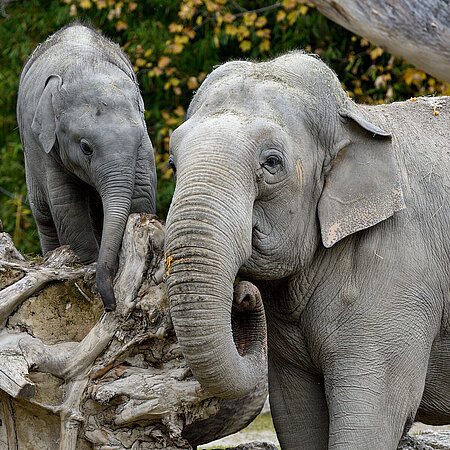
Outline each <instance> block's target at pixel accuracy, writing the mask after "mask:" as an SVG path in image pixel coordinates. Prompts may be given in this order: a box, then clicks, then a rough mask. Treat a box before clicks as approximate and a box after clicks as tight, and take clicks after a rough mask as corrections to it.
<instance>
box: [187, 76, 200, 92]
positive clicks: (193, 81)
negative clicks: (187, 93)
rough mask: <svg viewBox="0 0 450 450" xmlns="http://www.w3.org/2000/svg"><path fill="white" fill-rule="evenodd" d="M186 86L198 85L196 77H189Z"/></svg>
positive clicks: (192, 87) (194, 87) (193, 86)
mask: <svg viewBox="0 0 450 450" xmlns="http://www.w3.org/2000/svg"><path fill="white" fill-rule="evenodd" d="M187 87H188V89H191V90H193V89H196V88H197V87H198V81H197V78H195V77H189V79H188V81H187Z"/></svg>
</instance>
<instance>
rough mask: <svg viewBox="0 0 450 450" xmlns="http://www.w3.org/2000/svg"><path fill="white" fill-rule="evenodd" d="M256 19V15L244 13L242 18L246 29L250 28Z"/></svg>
mask: <svg viewBox="0 0 450 450" xmlns="http://www.w3.org/2000/svg"><path fill="white" fill-rule="evenodd" d="M257 17H258V15H257V14H256V13H250V14H249V13H245V14H244V16H243V18H244V24H245V25H246V26H247V27H251V26H253V24H254V23H255V20H256V18H257Z"/></svg>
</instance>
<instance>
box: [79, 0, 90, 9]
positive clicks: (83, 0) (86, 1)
mask: <svg viewBox="0 0 450 450" xmlns="http://www.w3.org/2000/svg"><path fill="white" fill-rule="evenodd" d="M79 5H80V6H81V7H82V8H83V9H89V8H90V7H91V6H92V2H91V0H81V1H80V3H79Z"/></svg>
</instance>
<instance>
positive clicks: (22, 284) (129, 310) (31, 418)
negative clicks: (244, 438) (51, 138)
mask: <svg viewBox="0 0 450 450" xmlns="http://www.w3.org/2000/svg"><path fill="white" fill-rule="evenodd" d="M163 245H164V227H163V225H162V224H161V223H160V222H159V221H158V220H157V219H156V218H155V216H151V215H146V214H133V215H132V216H130V218H129V220H128V224H127V227H126V230H125V234H124V239H123V243H122V249H121V252H120V256H119V269H118V273H117V275H116V278H115V280H114V292H115V296H116V299H117V309H116V311H114V312H109V313H104V312H103V307H102V303H101V300H100V297H99V296H98V294H96V291H95V266H94V265H91V266H82V265H79V264H76V257H75V255H74V254H73V253H72V252H71V251H70V250H69V249H68V248H67V247H61V248H59V249H57V250H55V251H54V252H52V253H50V254H49V255H48V256H47V257H46V258H45V259H44V260H39V261H37V260H35V261H26V260H25V259H24V258H23V256H22V255H20V253H19V252H17V250H16V249H15V247H14V245H13V243H12V241H11V239H10V237H9V236H8V235H7V234H6V233H0V318H1V326H0V420H1V423H2V424H4V426H2V427H0V447H1V448H5V449H6V448H9V449H16V448H20V449H27V448H30V449H31V448H33V449H49V448H58V446H59V448H60V449H64V450H69V449H73V450H74V449H77V450H78V449H80V450H84V449H103V450H106V449H109V450H112V449H153V448H165V449H172V448H173V449H175V448H180V449H189V448H191V447H192V446H195V445H198V444H201V443H205V442H210V441H212V440H214V439H217V438H219V437H222V436H225V435H227V434H230V433H233V432H236V431H238V430H239V429H241V428H243V427H244V426H246V425H247V424H248V423H249V422H250V421H251V420H252V419H253V418H254V417H255V416H256V415H257V414H258V413H259V411H260V409H261V408H262V406H263V404H264V400H265V398H266V395H267V386H266V385H265V384H263V385H262V386H258V389H257V390H255V391H254V392H252V393H251V394H250V395H249V396H247V397H246V398H244V399H237V400H223V399H218V398H215V397H213V396H212V395H211V394H210V393H208V392H206V391H205V390H203V389H202V388H201V386H200V384H199V383H198V382H197V381H196V380H195V379H194V377H193V376H192V374H191V372H190V370H189V369H188V368H187V365H186V362H185V360H184V358H183V356H182V354H181V351H180V348H179V346H178V343H177V340H176V336H175V333H174V331H173V327H172V323H171V319H170V316H169V314H168V304H167V298H166V294H165V288H164V283H163V274H164V255H163Z"/></svg>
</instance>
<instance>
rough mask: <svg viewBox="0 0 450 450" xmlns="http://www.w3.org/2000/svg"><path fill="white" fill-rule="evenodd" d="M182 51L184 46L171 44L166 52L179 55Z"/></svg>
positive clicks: (175, 43)
mask: <svg viewBox="0 0 450 450" xmlns="http://www.w3.org/2000/svg"><path fill="white" fill-rule="evenodd" d="M183 49H184V45H183V44H180V43H177V42H174V43H173V44H171V45H169V48H168V50H170V52H171V53H173V54H175V55H178V54H179V53H181V52H182V51H183Z"/></svg>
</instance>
